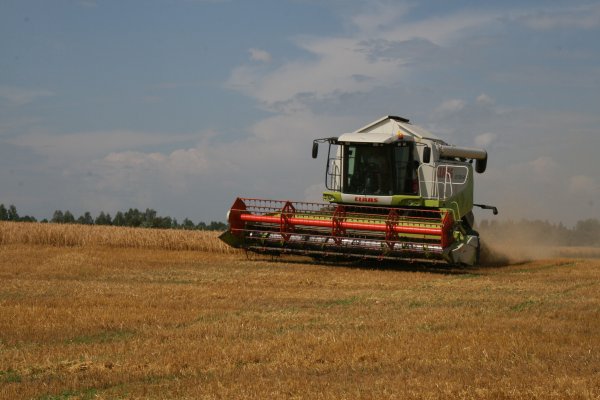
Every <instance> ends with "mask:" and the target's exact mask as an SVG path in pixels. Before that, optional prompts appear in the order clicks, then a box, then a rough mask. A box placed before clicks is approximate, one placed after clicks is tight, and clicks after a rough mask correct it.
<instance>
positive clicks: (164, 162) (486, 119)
mask: <svg viewBox="0 0 600 400" xmlns="http://www.w3.org/2000/svg"><path fill="white" fill-rule="evenodd" d="M385 115H400V116H404V117H407V118H409V119H410V120H411V121H412V122H414V123H415V124H418V125H421V126H423V127H425V128H426V129H429V130H430V131H432V132H433V133H434V134H436V135H437V136H439V137H441V138H443V139H444V140H445V141H446V142H448V143H451V144H455V145H459V146H469V147H483V148H485V149H486V150H487V151H488V154H489V161H488V168H487V171H486V172H485V173H484V174H481V175H479V174H478V175H476V176H475V201H476V202H478V203H486V204H492V205H496V206H497V207H498V208H499V210H500V214H499V215H498V216H497V217H493V216H492V215H491V214H490V213H489V212H482V211H477V212H476V217H477V218H480V219H481V218H485V219H489V220H491V219H492V218H497V219H513V220H518V219H521V218H527V219H541V220H548V221H550V222H554V223H558V222H562V223H564V224H565V225H567V226H573V225H574V224H575V223H576V222H577V221H579V220H583V219H587V218H600V161H599V158H598V157H597V153H598V152H599V151H600V3H598V2H597V1H577V0H569V1H554V0H545V1H527V0H523V1H502V2H498V1H466V0H464V1H460V0H459V1H453V2H446V1H439V0H431V1H427V0H424V1H385V0H375V1H357V0H320V1H316V0H272V1H271V0H256V1H248V0H244V1H242V0H240V1H236V0H144V1H141V0H139V1H134V0H125V1H117V0H114V1H113V0H53V1H47V0H0V203H3V204H5V205H8V204H14V205H15V206H17V209H18V210H19V213H20V214H21V215H25V214H27V215H33V216H35V217H36V218H38V219H42V218H50V217H51V216H52V214H53V212H54V210H57V209H60V210H69V211H71V212H72V213H73V214H74V215H76V216H78V215H81V214H83V213H84V212H85V211H90V212H91V213H92V215H97V214H99V212H100V211H105V212H109V213H110V214H111V215H114V213H116V212H117V211H119V210H127V209H129V208H138V209H141V210H144V209H146V208H152V209H155V210H157V211H158V213H159V215H169V216H171V217H174V218H177V219H178V220H180V221H181V220H183V219H184V218H186V217H187V218H190V219H192V220H193V221H195V222H198V221H207V222H208V221H213V220H215V221H224V220H225V215H226V212H227V210H228V209H229V207H230V206H231V204H232V203H233V201H234V200H235V198H236V197H238V196H241V197H258V198H273V199H290V200H298V201H301V200H310V201H315V200H316V201H319V200H320V198H321V192H322V191H323V190H324V178H325V156H324V155H323V153H326V152H324V151H321V155H320V156H319V158H318V159H317V160H313V159H312V158H311V150H310V149H311V145H312V139H314V138H321V137H330V136H339V135H340V134H342V133H345V132H351V131H354V130H356V129H358V128H360V127H362V126H364V125H366V124H368V123H369V122H371V121H374V120H377V119H379V118H380V117H382V116H385ZM322 150H324V149H322Z"/></svg>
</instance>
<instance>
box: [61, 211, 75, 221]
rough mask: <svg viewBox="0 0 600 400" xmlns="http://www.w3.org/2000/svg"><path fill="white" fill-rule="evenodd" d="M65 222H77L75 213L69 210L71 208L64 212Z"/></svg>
mask: <svg viewBox="0 0 600 400" xmlns="http://www.w3.org/2000/svg"><path fill="white" fill-rule="evenodd" d="M63 222H64V223H65V224H74V223H75V216H74V215H73V214H71V211H69V210H67V211H65V213H64V214H63Z"/></svg>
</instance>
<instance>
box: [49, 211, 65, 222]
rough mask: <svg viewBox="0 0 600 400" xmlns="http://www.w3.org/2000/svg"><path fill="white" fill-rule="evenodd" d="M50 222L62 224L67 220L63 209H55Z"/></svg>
mask: <svg viewBox="0 0 600 400" xmlns="http://www.w3.org/2000/svg"><path fill="white" fill-rule="evenodd" d="M50 222H53V223H55V224H62V223H64V222H65V216H64V214H63V212H62V211H61V210H56V211H54V214H52V219H51V220H50Z"/></svg>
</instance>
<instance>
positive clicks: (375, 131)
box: [220, 116, 498, 265]
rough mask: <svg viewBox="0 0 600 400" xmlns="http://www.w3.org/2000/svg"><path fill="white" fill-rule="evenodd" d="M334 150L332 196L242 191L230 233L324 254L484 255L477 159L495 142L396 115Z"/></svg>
mask: <svg viewBox="0 0 600 400" xmlns="http://www.w3.org/2000/svg"><path fill="white" fill-rule="evenodd" d="M319 143H328V144H329V152H328V157H327V168H326V173H325V186H326V188H327V191H325V192H324V193H323V199H324V201H326V202H325V203H308V202H298V201H280V200H264V199H246V198H238V199H236V200H235V202H234V203H233V206H232V207H231V209H230V210H229V213H228V217H227V219H228V222H229V230H228V231H226V232H225V233H223V234H222V235H221V236H220V238H221V240H223V241H224V242H225V243H227V244H229V245H231V246H233V247H236V248H242V249H246V250H249V251H253V252H256V253H263V254H275V255H279V254H286V253H288V254H303V255H308V256H312V257H314V258H318V259H322V258H328V257H330V258H334V259H340V258H342V259H353V258H354V259H356V258H359V259H362V258H375V259H392V260H409V261H423V260H426V261H445V262H447V263H449V264H455V265H459V264H462V265H475V264H477V263H478V261H479V253H480V241H479V234H478V233H477V232H476V231H475V230H474V229H473V224H474V217H473V212H472V209H473V206H478V207H481V208H484V209H491V210H493V212H494V214H497V213H498V210H497V209H496V207H493V206H488V205H482V204H473V165H472V164H473V161H474V162H475V168H474V169H475V171H477V172H478V173H483V172H484V171H485V169H486V164H487V152H486V151H485V150H483V149H476V148H467V147H456V146H450V145H448V144H447V143H446V142H444V141H443V140H441V139H439V138H437V137H435V136H434V135H433V134H431V133H430V132H428V131H426V130H425V129H423V128H421V127H418V126H416V125H413V124H411V123H410V122H409V120H408V119H405V118H401V117H395V116H387V117H384V118H381V119H379V120H377V121H375V122H373V123H371V124H369V125H367V126H365V127H363V128H361V129H359V130H357V131H355V132H352V133H345V134H343V135H341V136H340V137H337V138H336V137H330V138H324V139H315V140H314V141H313V149H312V157H313V158H317V154H318V150H319Z"/></svg>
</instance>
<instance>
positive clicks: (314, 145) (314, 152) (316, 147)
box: [312, 142, 319, 158]
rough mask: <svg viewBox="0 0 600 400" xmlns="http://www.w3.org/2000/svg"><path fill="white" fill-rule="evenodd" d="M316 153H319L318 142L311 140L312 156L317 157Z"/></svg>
mask: <svg viewBox="0 0 600 400" xmlns="http://www.w3.org/2000/svg"><path fill="white" fill-rule="evenodd" d="M317 155H319V143H317V142H313V148H312V158H317Z"/></svg>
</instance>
